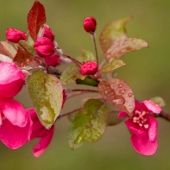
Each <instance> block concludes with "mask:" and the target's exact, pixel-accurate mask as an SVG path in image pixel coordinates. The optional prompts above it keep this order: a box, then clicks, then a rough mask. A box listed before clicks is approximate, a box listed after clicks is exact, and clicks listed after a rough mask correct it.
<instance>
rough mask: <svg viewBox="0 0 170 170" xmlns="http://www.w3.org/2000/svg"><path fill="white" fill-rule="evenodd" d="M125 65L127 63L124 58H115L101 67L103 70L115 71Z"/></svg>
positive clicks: (103, 71)
mask: <svg viewBox="0 0 170 170" xmlns="http://www.w3.org/2000/svg"><path fill="white" fill-rule="evenodd" d="M124 65H126V64H125V63H124V62H123V61H122V60H117V59H115V60H113V61H111V62H109V63H107V64H106V65H104V66H103V67H102V69H101V72H102V73H105V72H110V71H114V70H115V69H117V68H120V67H122V66H124Z"/></svg>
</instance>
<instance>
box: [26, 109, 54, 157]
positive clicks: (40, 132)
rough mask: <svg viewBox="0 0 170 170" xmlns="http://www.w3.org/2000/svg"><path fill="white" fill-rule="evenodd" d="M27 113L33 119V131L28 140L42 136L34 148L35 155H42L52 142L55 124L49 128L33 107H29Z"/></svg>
mask: <svg viewBox="0 0 170 170" xmlns="http://www.w3.org/2000/svg"><path fill="white" fill-rule="evenodd" d="M27 113H28V115H29V116H30V118H31V120H32V133H31V135H30V137H29V138H28V141H30V140H33V139H35V138H40V140H39V141H38V143H37V144H36V145H35V146H34V148H33V155H34V156H35V157H39V156H41V154H42V153H43V152H44V151H45V150H46V148H47V147H48V145H49V144H50V142H51V139H52V137H53V134H54V125H53V126H52V127H51V128H50V129H49V130H48V129H46V128H45V127H44V126H43V125H42V124H41V123H40V121H39V119H38V117H37V114H36V112H35V110H34V109H33V108H30V109H27Z"/></svg>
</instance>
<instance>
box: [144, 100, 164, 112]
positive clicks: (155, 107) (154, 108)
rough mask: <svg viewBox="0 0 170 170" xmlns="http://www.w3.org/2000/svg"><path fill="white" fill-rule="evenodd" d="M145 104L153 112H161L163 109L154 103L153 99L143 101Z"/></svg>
mask: <svg viewBox="0 0 170 170" xmlns="http://www.w3.org/2000/svg"><path fill="white" fill-rule="evenodd" d="M143 103H144V104H145V106H146V107H147V108H148V109H149V110H150V111H151V112H153V113H157V114H158V113H160V112H161V111H162V109H161V108H160V107H159V106H158V105H157V104H155V103H153V102H152V101H151V100H145V101H143Z"/></svg>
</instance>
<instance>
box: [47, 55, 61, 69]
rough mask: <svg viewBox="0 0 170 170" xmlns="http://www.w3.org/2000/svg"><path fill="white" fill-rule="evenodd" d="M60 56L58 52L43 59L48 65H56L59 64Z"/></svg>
mask: <svg viewBox="0 0 170 170" xmlns="http://www.w3.org/2000/svg"><path fill="white" fill-rule="evenodd" d="M59 60H60V56H59V55H58V54H54V55H52V56H49V57H45V58H44V61H45V63H46V64H47V65H48V66H54V67H55V66H57V65H59V64H60V61H59Z"/></svg>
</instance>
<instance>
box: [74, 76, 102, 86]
mask: <svg viewBox="0 0 170 170" xmlns="http://www.w3.org/2000/svg"><path fill="white" fill-rule="evenodd" d="M76 84H84V85H88V86H95V87H97V86H98V84H99V81H97V80H94V79H92V78H91V77H89V76H86V77H85V79H84V80H81V79H76Z"/></svg>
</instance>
